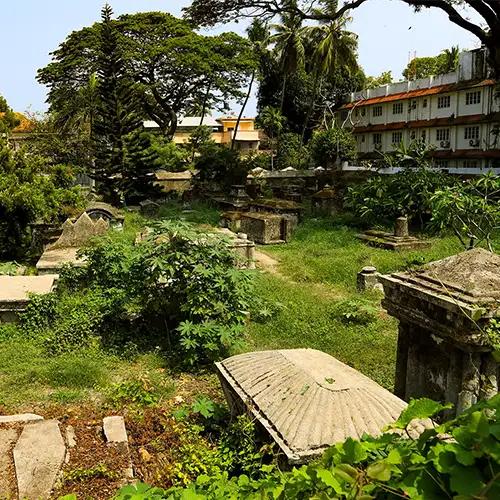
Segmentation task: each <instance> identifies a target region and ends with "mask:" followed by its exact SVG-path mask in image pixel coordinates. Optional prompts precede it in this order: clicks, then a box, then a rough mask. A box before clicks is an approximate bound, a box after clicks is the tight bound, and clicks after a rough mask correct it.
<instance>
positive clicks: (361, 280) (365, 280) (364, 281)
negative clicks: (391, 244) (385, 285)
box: [356, 266, 381, 292]
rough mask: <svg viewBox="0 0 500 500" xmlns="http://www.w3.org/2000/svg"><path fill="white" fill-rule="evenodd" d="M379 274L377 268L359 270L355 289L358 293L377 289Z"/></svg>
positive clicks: (368, 267)
mask: <svg viewBox="0 0 500 500" xmlns="http://www.w3.org/2000/svg"><path fill="white" fill-rule="evenodd" d="M379 277H380V273H378V272H377V268H376V267H373V266H366V267H363V269H361V271H360V272H359V273H358V276H357V281H356V285H357V286H356V287H357V290H358V292H365V291H366V290H374V289H378V288H379V287H380V286H381V285H380V281H379Z"/></svg>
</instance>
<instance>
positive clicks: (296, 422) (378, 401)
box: [216, 349, 406, 464]
mask: <svg viewBox="0 0 500 500" xmlns="http://www.w3.org/2000/svg"><path fill="white" fill-rule="evenodd" d="M216 367H217V370H218V375H219V379H220V381H221V385H222V388H223V390H224V395H225V397H226V399H227V402H228V405H229V408H230V410H231V413H232V414H233V415H237V414H241V413H248V414H250V416H251V417H252V418H254V419H255V420H256V421H257V422H258V423H259V424H260V425H261V427H262V428H263V429H264V430H265V431H266V432H267V433H268V434H269V435H270V437H271V438H272V439H273V440H274V441H275V442H276V443H277V444H278V446H279V447H280V448H281V451H282V452H283V453H284V454H285V456H286V458H287V459H288V462H289V463H290V464H301V463H304V462H308V461H310V460H313V459H315V458H318V457H319V456H321V455H322V454H323V452H324V451H325V449H327V448H328V447H330V446H331V445H333V444H335V443H338V442H343V441H345V440H346V439H347V438H348V437H352V438H354V439H359V438H361V436H362V435H363V434H364V433H368V434H371V435H378V434H380V433H381V432H382V430H383V429H384V427H386V426H387V425H388V424H390V423H392V422H394V421H395V420H396V419H397V418H398V417H399V415H400V414H401V412H402V411H403V410H404V409H405V407H406V404H405V402H404V401H402V400H401V399H399V398H397V397H396V396H394V395H393V394H391V393H390V392H389V391H388V390H386V389H384V388H382V387H381V386H379V385H378V384H377V383H376V382H374V381H373V380H371V379H369V378H368V377H365V376H364V375H362V374H361V373H359V372H358V371H356V370H354V369H353V368H351V367H349V366H347V365H345V364H343V363H341V362H340V361H338V360H337V359H335V358H333V357H332V356H329V355H328V354H326V353H324V352H321V351H317V350H315V349H287V350H280V351H260V352H250V353H246V354H240V355H237V356H233V357H231V358H228V359H225V360H224V361H222V362H220V363H216Z"/></svg>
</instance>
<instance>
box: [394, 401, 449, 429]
mask: <svg viewBox="0 0 500 500" xmlns="http://www.w3.org/2000/svg"><path fill="white" fill-rule="evenodd" d="M452 407H453V405H452V404H451V403H448V404H445V405H442V404H441V403H437V402H436V401H432V399H427V398H421V399H412V400H411V401H410V404H409V405H408V406H407V407H406V408H405V409H404V410H403V412H402V413H401V415H400V416H399V418H398V420H397V421H396V422H395V423H394V425H393V427H395V428H397V429H404V428H405V427H406V426H407V425H408V424H409V423H410V422H411V421H412V420H413V419H415V418H431V417H433V416H434V415H436V414H437V413H439V412H441V411H443V410H447V409H449V408H452Z"/></svg>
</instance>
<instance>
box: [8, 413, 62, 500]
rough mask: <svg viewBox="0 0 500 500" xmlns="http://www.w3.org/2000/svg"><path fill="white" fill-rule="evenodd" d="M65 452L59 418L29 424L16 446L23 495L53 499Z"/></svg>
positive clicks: (16, 464) (18, 477) (18, 473)
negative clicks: (52, 492)
mask: <svg viewBox="0 0 500 500" xmlns="http://www.w3.org/2000/svg"><path fill="white" fill-rule="evenodd" d="M65 455H66V446H65V445H64V439H63V437H62V435H61V431H60V429H59V422H58V421H57V420H43V421H40V422H35V423H31V424H27V425H26V426H25V427H24V429H23V432H22V433H21V435H20V436H19V440H18V441H17V444H16V446H15V448H14V464H15V467H16V475H17V487H18V493H19V498H27V499H30V500H31V499H32V500H35V499H36V500H39V499H45V498H49V497H50V494H51V491H52V489H53V487H54V484H55V482H56V479H57V477H58V474H59V471H60V469H61V466H62V464H63V462H64V458H65Z"/></svg>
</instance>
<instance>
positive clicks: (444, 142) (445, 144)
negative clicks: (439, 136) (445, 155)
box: [439, 141, 450, 149]
mask: <svg viewBox="0 0 500 500" xmlns="http://www.w3.org/2000/svg"><path fill="white" fill-rule="evenodd" d="M439 145H440V146H441V147H442V148H443V149H448V148H449V147H450V141H441V142H440V143H439Z"/></svg>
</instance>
